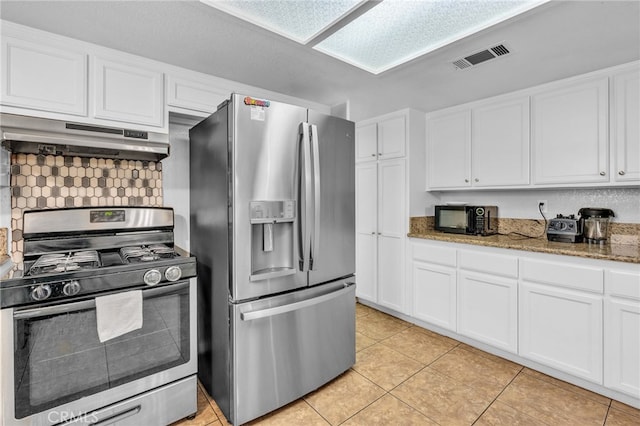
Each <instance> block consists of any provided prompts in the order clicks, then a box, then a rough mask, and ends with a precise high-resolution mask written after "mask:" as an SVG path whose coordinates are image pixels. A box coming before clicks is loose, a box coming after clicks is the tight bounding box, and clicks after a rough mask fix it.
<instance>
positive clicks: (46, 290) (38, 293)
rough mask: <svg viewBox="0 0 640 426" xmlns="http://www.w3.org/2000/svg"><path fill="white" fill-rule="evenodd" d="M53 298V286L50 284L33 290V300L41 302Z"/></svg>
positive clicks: (41, 285)
mask: <svg viewBox="0 0 640 426" xmlns="http://www.w3.org/2000/svg"><path fill="white" fill-rule="evenodd" d="M49 296H51V286H50V285H49V284H40V285H39V286H37V287H33V288H32V289H31V298H32V299H33V300H37V301H41V300H44V299H46V298H48V297H49Z"/></svg>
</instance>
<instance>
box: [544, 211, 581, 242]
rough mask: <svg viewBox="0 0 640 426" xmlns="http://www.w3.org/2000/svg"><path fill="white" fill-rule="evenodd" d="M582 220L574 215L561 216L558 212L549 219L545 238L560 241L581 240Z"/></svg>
mask: <svg viewBox="0 0 640 426" xmlns="http://www.w3.org/2000/svg"><path fill="white" fill-rule="evenodd" d="M582 238H583V237H582V222H581V221H580V219H576V217H575V215H569V216H563V215H561V214H559V215H558V216H556V217H555V218H553V219H549V223H548V225H547V240H549V241H558V242H562V243H581V242H582Z"/></svg>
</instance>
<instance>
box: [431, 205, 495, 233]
mask: <svg viewBox="0 0 640 426" xmlns="http://www.w3.org/2000/svg"><path fill="white" fill-rule="evenodd" d="M497 219H498V207H496V206H436V215H435V229H436V231H442V232H450V233H452V234H467V235H492V234H497V233H498V220H497Z"/></svg>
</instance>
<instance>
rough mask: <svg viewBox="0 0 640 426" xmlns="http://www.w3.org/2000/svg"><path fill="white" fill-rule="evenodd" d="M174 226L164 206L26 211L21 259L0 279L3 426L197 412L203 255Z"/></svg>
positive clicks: (165, 417) (161, 419) (138, 420)
mask: <svg viewBox="0 0 640 426" xmlns="http://www.w3.org/2000/svg"><path fill="white" fill-rule="evenodd" d="M173 224H174V222H173V210H172V209H168V208H143V207H110V208H76V209H55V210H41V211H27V212H25V214H24V217H23V238H24V262H23V264H22V265H20V267H19V268H18V269H17V270H15V271H13V273H12V274H11V275H10V276H8V277H6V278H4V279H2V280H1V281H0V307H1V310H0V332H1V335H0V336H1V343H2V344H1V349H0V367H1V368H2V370H1V371H2V376H1V383H0V393H1V395H0V403H1V405H0V423H1V424H3V425H53V424H65V425H66V424H73V425H80V424H100V425H108V424H116V423H117V424H118V425H119V426H120V425H141V424H154V425H160V424H168V423H171V422H173V421H176V420H179V419H181V418H183V417H187V416H191V415H194V414H195V412H196V395H197V381H196V372H197V356H196V335H197V334H196V333H197V331H196V294H197V288H196V285H197V282H196V261H195V258H194V257H191V256H189V255H188V254H187V253H184V252H181V250H180V249H178V248H177V247H174V244H173V242H174V238H173ZM114 303H115V305H114ZM136 321H137V322H136ZM123 324H124V325H123ZM123 327H124V328H123ZM99 329H100V330H99Z"/></svg>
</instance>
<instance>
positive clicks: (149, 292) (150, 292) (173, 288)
mask: <svg viewBox="0 0 640 426" xmlns="http://www.w3.org/2000/svg"><path fill="white" fill-rule="evenodd" d="M185 288H189V282H188V281H185V282H182V283H179V284H171V285H168V286H163V287H157V288H150V289H143V290H142V297H143V299H144V298H149V297H156V296H166V295H169V294H173V293H180V292H181V291H183V290H184V289H185ZM114 293H117V292H111V293H105V295H108V294H114ZM95 307H96V300H95V298H94V299H90V300H83V301H82V302H73V303H62V304H60V305H54V306H46V307H43V308H33V309H25V310H22V311H16V312H14V313H13V318H14V319H29V318H37V317H43V316H46V315H57V314H64V313H67V312H75V311H82V310H85V309H92V308H95Z"/></svg>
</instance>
